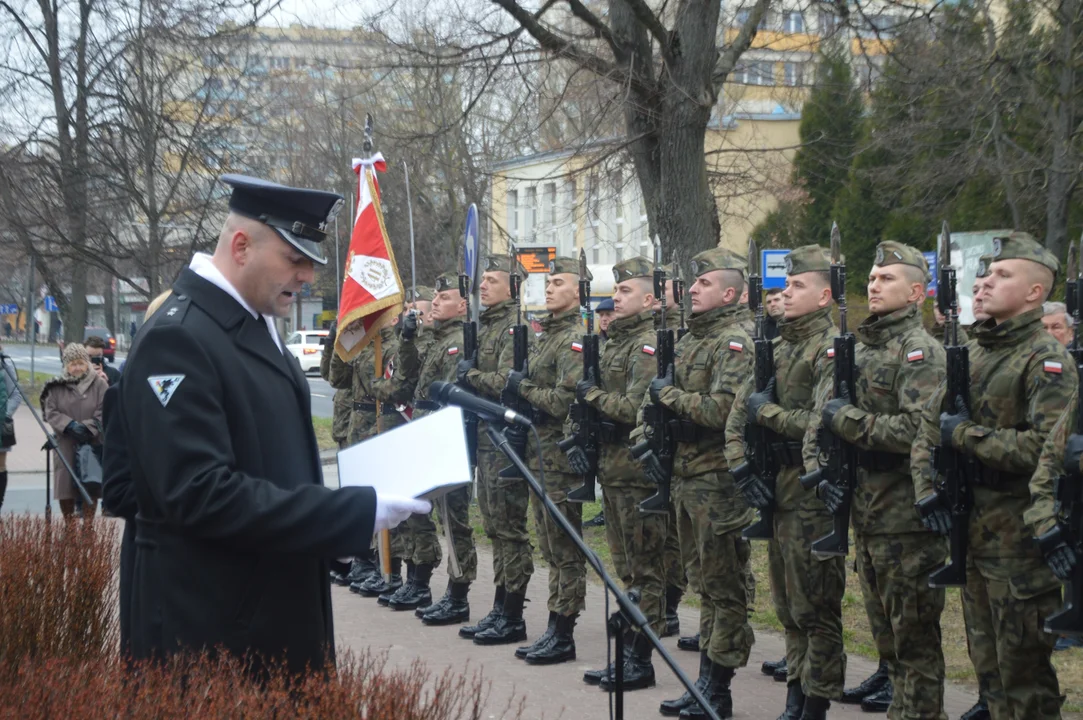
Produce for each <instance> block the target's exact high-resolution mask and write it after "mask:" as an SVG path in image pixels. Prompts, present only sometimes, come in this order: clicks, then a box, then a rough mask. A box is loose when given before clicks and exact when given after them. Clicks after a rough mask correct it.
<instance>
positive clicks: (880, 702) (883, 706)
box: [861, 680, 895, 713]
mask: <svg viewBox="0 0 1083 720" xmlns="http://www.w3.org/2000/svg"><path fill="white" fill-rule="evenodd" d="M894 697H895V687H894V686H893V685H892V684H891V681H890V680H888V681H887V684H886V685H884V687H882V688H880V692H875V693H873V694H872V695H866V696H865V699H864V700H862V701H861V709H862V710H864V711H865V712H875V713H886V712H887V709H888V708H889V707H891V701H892V700H893V699H894Z"/></svg>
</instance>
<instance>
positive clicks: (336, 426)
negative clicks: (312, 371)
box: [320, 323, 353, 450]
mask: <svg viewBox="0 0 1083 720" xmlns="http://www.w3.org/2000/svg"><path fill="white" fill-rule="evenodd" d="M336 325H337V323H332V324H331V330H330V331H329V332H328V333H327V338H326V341H325V342H324V345H323V352H322V354H321V355H320V377H322V378H323V379H324V380H326V381H328V382H330V381H331V358H332V357H334V354H335V335H336ZM350 391H351V388H349V387H344V388H341V389H336V390H335V397H334V400H333V401H332V402H333V404H334V411H333V413H332V415H331V438H332V439H333V440H334V441H335V444H336V445H338V448H339V450H341V449H342V448H344V447H347V444H346V441H347V440H349V437H350V413H351V412H352V411H353V407H352V403H353V399H352V397H351V395H350Z"/></svg>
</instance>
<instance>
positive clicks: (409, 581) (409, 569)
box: [376, 560, 417, 605]
mask: <svg viewBox="0 0 1083 720" xmlns="http://www.w3.org/2000/svg"><path fill="white" fill-rule="evenodd" d="M416 569H417V566H416V565H414V564H413V563H412V562H410V561H409V560H407V561H406V582H405V583H403V584H402V587H400V588H399V589H398V590H395V591H393V592H385V593H384V594H383V595H381V596H380V597H378V598H376V602H378V603H380V604H381V605H390V604H391V598H393V597H399V598H404V597H407V596H408V595H411V594H413V592H414V572H415V570H416Z"/></svg>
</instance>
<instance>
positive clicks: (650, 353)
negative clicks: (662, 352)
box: [643, 345, 654, 355]
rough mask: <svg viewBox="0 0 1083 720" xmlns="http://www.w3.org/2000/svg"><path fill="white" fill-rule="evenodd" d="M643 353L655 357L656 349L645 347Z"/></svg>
mask: <svg viewBox="0 0 1083 720" xmlns="http://www.w3.org/2000/svg"><path fill="white" fill-rule="evenodd" d="M643 352H645V353H647V354H648V355H654V348H652V347H651V346H650V345H644V346H643Z"/></svg>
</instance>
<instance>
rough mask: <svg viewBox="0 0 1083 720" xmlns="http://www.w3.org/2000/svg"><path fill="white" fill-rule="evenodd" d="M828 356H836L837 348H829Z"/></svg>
mask: <svg viewBox="0 0 1083 720" xmlns="http://www.w3.org/2000/svg"><path fill="white" fill-rule="evenodd" d="M827 357H829V358H834V357H835V348H828V349H827Z"/></svg>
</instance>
